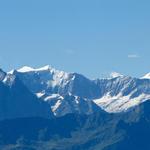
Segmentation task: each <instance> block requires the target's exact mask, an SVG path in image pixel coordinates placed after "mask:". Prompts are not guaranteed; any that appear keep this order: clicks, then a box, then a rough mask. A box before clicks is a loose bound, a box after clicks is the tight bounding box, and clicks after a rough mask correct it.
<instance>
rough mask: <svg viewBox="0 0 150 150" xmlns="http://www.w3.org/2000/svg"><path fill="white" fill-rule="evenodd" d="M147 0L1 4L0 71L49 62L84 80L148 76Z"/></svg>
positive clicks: (25, 0)
mask: <svg viewBox="0 0 150 150" xmlns="http://www.w3.org/2000/svg"><path fill="white" fill-rule="evenodd" d="M149 6H150V1H148V0H143V1H141V0H13V1H12V0H5V1H0V67H1V68H3V70H5V71H9V70H11V69H13V68H16V69H18V68H20V67H22V66H24V65H27V66H31V67H35V68H37V67H42V66H44V65H47V64H50V65H52V66H53V67H55V68H57V69H60V70H64V71H66V72H78V73H81V74H84V75H85V76H87V77H89V78H98V77H105V76H107V74H109V73H110V72H113V71H115V72H119V73H121V74H125V75H129V76H133V77H140V76H142V75H144V74H145V73H148V72H150V67H149V66H150V19H149V16H150V9H149Z"/></svg>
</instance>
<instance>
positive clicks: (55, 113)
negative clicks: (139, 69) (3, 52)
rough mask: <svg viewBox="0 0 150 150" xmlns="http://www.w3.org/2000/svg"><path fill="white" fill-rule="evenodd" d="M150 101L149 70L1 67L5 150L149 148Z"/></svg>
mask: <svg viewBox="0 0 150 150" xmlns="http://www.w3.org/2000/svg"><path fill="white" fill-rule="evenodd" d="M149 100H150V74H147V75H145V76H144V77H141V78H132V77H128V76H124V75H120V74H119V73H112V74H111V76H110V78H106V79H95V80H90V79H88V78H86V77H84V76H83V75H81V74H78V73H66V72H63V71H59V70H56V69H54V68H52V67H51V66H49V65H48V66H45V67H42V68H39V69H34V68H31V67H27V66H25V67H23V68H21V69H19V70H12V71H10V72H8V73H6V72H4V71H3V70H1V69H0V149H1V150H43V149H44V150H127V149H128V150H133V149H136V150H149V149H150V142H149V138H150V101H149Z"/></svg>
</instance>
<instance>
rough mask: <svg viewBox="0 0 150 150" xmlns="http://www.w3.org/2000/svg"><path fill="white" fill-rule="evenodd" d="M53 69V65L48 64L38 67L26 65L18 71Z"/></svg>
mask: <svg viewBox="0 0 150 150" xmlns="http://www.w3.org/2000/svg"><path fill="white" fill-rule="evenodd" d="M50 69H52V67H51V66H50V65H46V66H44V67H42V68H38V69H34V68H31V67H28V66H24V67H22V68H21V69H18V70H17V71H18V72H30V71H44V70H50Z"/></svg>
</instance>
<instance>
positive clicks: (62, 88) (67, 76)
mask: <svg viewBox="0 0 150 150" xmlns="http://www.w3.org/2000/svg"><path fill="white" fill-rule="evenodd" d="M0 79H1V84H2V86H4V87H1V88H2V89H3V90H6V89H5V88H6V87H7V88H8V87H9V89H11V90H13V88H12V87H14V88H15V89H16V91H17V92H18V93H19V94H17V96H19V95H20V96H22V97H23V98H25V96H27V95H28V94H29V93H30V95H32V96H31V97H33V98H26V99H27V100H23V99H22V100H20V102H22V103H24V102H25V103H26V104H27V101H29V102H30V103H31V102H32V101H34V100H32V99H37V100H35V101H34V102H36V103H37V102H40V103H43V104H44V105H47V107H48V108H49V111H51V112H52V113H50V114H51V116H52V114H53V116H57V117H59V116H64V115H66V114H69V113H78V114H87V115H89V114H92V113H95V112H99V111H106V112H108V113H120V112H126V111H129V110H130V109H132V108H134V107H135V106H137V105H139V104H141V103H143V102H145V101H147V100H149V99H150V80H149V78H148V75H146V76H145V77H143V78H140V79H138V78H132V77H128V76H123V75H120V74H118V73H113V74H111V78H108V79H107V78H106V79H95V80H90V79H88V78H86V77H84V76H83V75H81V74H78V73H66V72H63V71H59V70H56V69H54V68H52V67H51V66H49V65H47V66H44V67H42V68H39V69H33V68H31V67H27V66H25V67H23V68H21V69H18V70H12V71H10V72H8V73H5V72H3V71H2V70H1V73H0ZM16 82H17V83H16ZM21 87H22V88H23V87H24V89H21ZM25 89H26V90H25ZM21 90H22V91H21ZM24 91H26V92H28V94H25V96H24V95H23V94H24ZM2 93H3V94H4V92H2ZM12 93H15V92H13V91H12ZM9 95H11V94H9ZM3 97H4V96H3ZM13 99H14V98H13ZM29 99H30V100H29ZM5 102H6V100H5ZM14 103H15V102H14ZM16 104H17V106H18V105H19V103H18V102H16ZM14 105H15V104H14ZM27 105H28V104H27ZM24 106H25V105H24ZM30 106H31V104H30ZM44 110H46V109H44Z"/></svg>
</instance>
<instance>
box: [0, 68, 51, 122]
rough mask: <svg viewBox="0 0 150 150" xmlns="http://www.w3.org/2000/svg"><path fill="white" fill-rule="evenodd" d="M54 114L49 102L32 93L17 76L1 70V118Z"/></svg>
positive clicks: (47, 116)
mask: <svg viewBox="0 0 150 150" xmlns="http://www.w3.org/2000/svg"><path fill="white" fill-rule="evenodd" d="M52 116H53V115H52V112H51V110H50V109H49V107H48V106H47V104H46V103H45V102H43V101H42V100H40V99H38V98H37V97H36V96H35V95H34V94H32V92H30V91H29V90H28V88H26V86H25V85H24V84H23V83H22V82H21V81H20V79H19V78H18V77H17V76H15V75H11V74H8V75H7V74H6V73H5V72H3V71H2V70H0V120H3V119H12V118H20V117H45V118H49V117H52Z"/></svg>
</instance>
